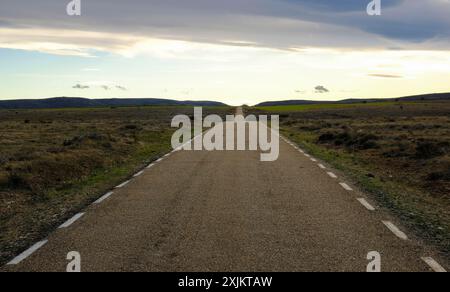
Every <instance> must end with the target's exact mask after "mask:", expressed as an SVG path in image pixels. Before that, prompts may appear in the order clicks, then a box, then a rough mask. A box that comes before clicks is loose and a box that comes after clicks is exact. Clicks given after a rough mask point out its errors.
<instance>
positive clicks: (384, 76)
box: [368, 74, 403, 78]
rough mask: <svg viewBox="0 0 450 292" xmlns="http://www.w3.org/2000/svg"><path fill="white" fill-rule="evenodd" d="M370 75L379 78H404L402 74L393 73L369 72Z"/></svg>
mask: <svg viewBox="0 0 450 292" xmlns="http://www.w3.org/2000/svg"><path fill="white" fill-rule="evenodd" d="M368 75H369V76H370V77H378V78H403V76H401V75H393V74H368Z"/></svg>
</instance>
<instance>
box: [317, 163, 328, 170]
mask: <svg viewBox="0 0 450 292" xmlns="http://www.w3.org/2000/svg"><path fill="white" fill-rule="evenodd" d="M318 165H319V167H320V168H321V169H327V168H326V167H325V165H323V164H321V163H320V164H318Z"/></svg>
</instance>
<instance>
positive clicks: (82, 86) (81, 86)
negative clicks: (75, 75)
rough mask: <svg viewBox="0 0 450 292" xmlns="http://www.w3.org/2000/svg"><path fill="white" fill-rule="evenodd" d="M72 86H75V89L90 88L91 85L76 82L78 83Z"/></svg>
mask: <svg viewBox="0 0 450 292" xmlns="http://www.w3.org/2000/svg"><path fill="white" fill-rule="evenodd" d="M72 88H74V89H89V86H87V85H82V84H76V85H74V86H72Z"/></svg>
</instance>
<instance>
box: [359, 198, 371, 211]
mask: <svg viewBox="0 0 450 292" xmlns="http://www.w3.org/2000/svg"><path fill="white" fill-rule="evenodd" d="M357 200H358V202H360V203H361V205H363V206H364V207H366V209H367V210H369V211H375V208H374V207H373V206H372V205H371V204H369V202H367V201H366V199H364V198H359V199H357Z"/></svg>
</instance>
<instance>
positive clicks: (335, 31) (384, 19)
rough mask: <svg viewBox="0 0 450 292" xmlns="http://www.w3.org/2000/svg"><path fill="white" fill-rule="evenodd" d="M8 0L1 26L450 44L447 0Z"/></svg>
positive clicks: (276, 40) (265, 42)
mask: <svg viewBox="0 0 450 292" xmlns="http://www.w3.org/2000/svg"><path fill="white" fill-rule="evenodd" d="M1 1H2V9H1V10H0V28H1V27H2V23H3V26H4V25H6V23H7V25H8V26H15V27H30V28H33V27H35V28H36V27H39V28H52V29H76V30H86V31H92V30H95V31H98V32H109V33H117V34H132V35H135V36H145V37H156V38H168V39H178V40H189V41H199V42H207V43H223V44H228V45H235V46H262V47H271V48H281V49H290V48H299V47H315V46H319V47H320V46H323V47H341V48H361V47H364V48H369V47H370V48H387V47H399V48H417V49H421V48H424V46H425V47H426V48H436V47H435V46H433V44H435V43H437V42H438V43H439V47H440V49H450V18H449V17H448V15H449V14H450V3H449V2H448V1H442V0H420V1H419V0H416V1H415V0H383V1H382V16H376V17H369V16H368V15H367V14H366V6H367V4H368V3H369V2H370V0H282V1H280V0H245V1H243V0H228V1H212V0H184V1H178V0H165V1H159V0H147V1H143V0H129V1H122V0H109V1H105V0H89V1H82V13H83V15H82V17H68V16H67V15H66V14H65V7H64V6H65V4H66V3H65V2H67V3H68V2H69V0H67V1H64V3H63V4H64V5H62V4H61V0H40V1H25V0H1ZM58 38H59V39H60V40H61V37H58ZM55 39H56V37H54V36H39V39H38V40H36V41H40V42H49V41H52V40H55ZM1 41H2V40H1V39H0V44H1ZM27 41H28V40H27ZM74 41H79V42H81V41H83V42H84V44H87V45H89V44H91V43H93V44H97V45H99V46H101V45H109V46H113V45H114V46H118V47H121V46H122V45H123V44H122V43H121V42H126V40H121V38H117V39H116V40H105V39H102V40H96V39H95V38H85V39H76V40H74V39H72V38H71V36H70V34H68V35H67V38H65V39H64V42H65V43H71V42H74ZM5 42H8V39H6V40H5ZM105 42H111V43H107V44H105ZM426 42H431V45H427V46H426V44H425V43H426Z"/></svg>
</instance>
